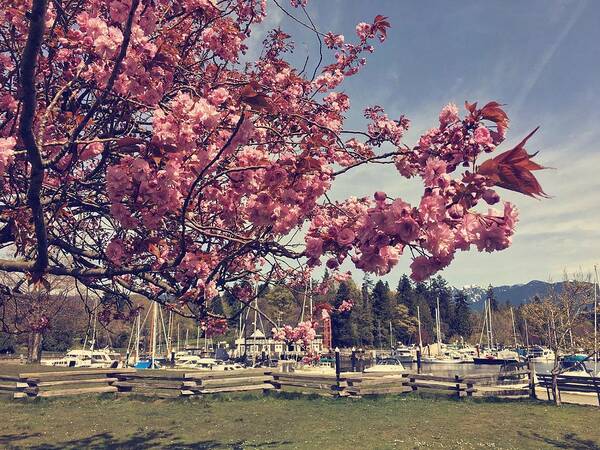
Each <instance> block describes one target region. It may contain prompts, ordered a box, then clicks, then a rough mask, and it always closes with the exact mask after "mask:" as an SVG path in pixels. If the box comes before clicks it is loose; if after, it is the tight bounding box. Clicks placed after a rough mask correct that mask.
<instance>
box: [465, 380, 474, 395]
mask: <svg viewBox="0 0 600 450" xmlns="http://www.w3.org/2000/svg"><path fill="white" fill-rule="evenodd" d="M473 386H475V383H473V382H472V381H470V382H469V381H468V382H467V397H473Z"/></svg>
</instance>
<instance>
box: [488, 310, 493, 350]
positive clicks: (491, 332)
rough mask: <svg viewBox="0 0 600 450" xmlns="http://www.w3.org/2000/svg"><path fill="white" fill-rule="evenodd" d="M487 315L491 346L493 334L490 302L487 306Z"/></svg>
mask: <svg viewBox="0 0 600 450" xmlns="http://www.w3.org/2000/svg"><path fill="white" fill-rule="evenodd" d="M488 313H489V315H490V319H489V322H488V324H489V326H490V342H491V345H494V332H493V330H492V302H491V301H490V302H489V304H488Z"/></svg>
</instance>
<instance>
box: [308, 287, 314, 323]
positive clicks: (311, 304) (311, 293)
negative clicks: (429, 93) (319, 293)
mask: <svg viewBox="0 0 600 450" xmlns="http://www.w3.org/2000/svg"><path fill="white" fill-rule="evenodd" d="M309 286H310V288H309V289H310V292H309V297H308V299H309V304H310V320H311V321H312V320H313V290H312V278H311V279H310V281H309Z"/></svg>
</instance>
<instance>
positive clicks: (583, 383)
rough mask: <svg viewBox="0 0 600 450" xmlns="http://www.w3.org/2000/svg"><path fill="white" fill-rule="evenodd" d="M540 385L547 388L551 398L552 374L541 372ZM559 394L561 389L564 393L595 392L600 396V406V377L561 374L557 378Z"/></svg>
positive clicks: (599, 402)
mask: <svg viewBox="0 0 600 450" xmlns="http://www.w3.org/2000/svg"><path fill="white" fill-rule="evenodd" d="M537 378H538V385H539V386H540V387H542V388H546V394H547V395H548V400H550V399H551V395H552V394H551V392H552V375H549V374H548V375H546V374H539V375H538V376H537ZM556 381H557V388H558V395H559V397H560V393H561V391H562V392H564V393H584V394H585V393H593V394H596V396H597V398H598V406H600V377H579V376H573V375H559V376H558V377H557V379H556Z"/></svg>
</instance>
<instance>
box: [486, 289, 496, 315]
mask: <svg viewBox="0 0 600 450" xmlns="http://www.w3.org/2000/svg"><path fill="white" fill-rule="evenodd" d="M485 298H486V299H487V300H488V301H489V303H490V305H491V306H492V311H498V301H497V300H496V296H495V295H494V288H493V287H492V285H491V284H490V285H488V288H487V291H486V293H485Z"/></svg>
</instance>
